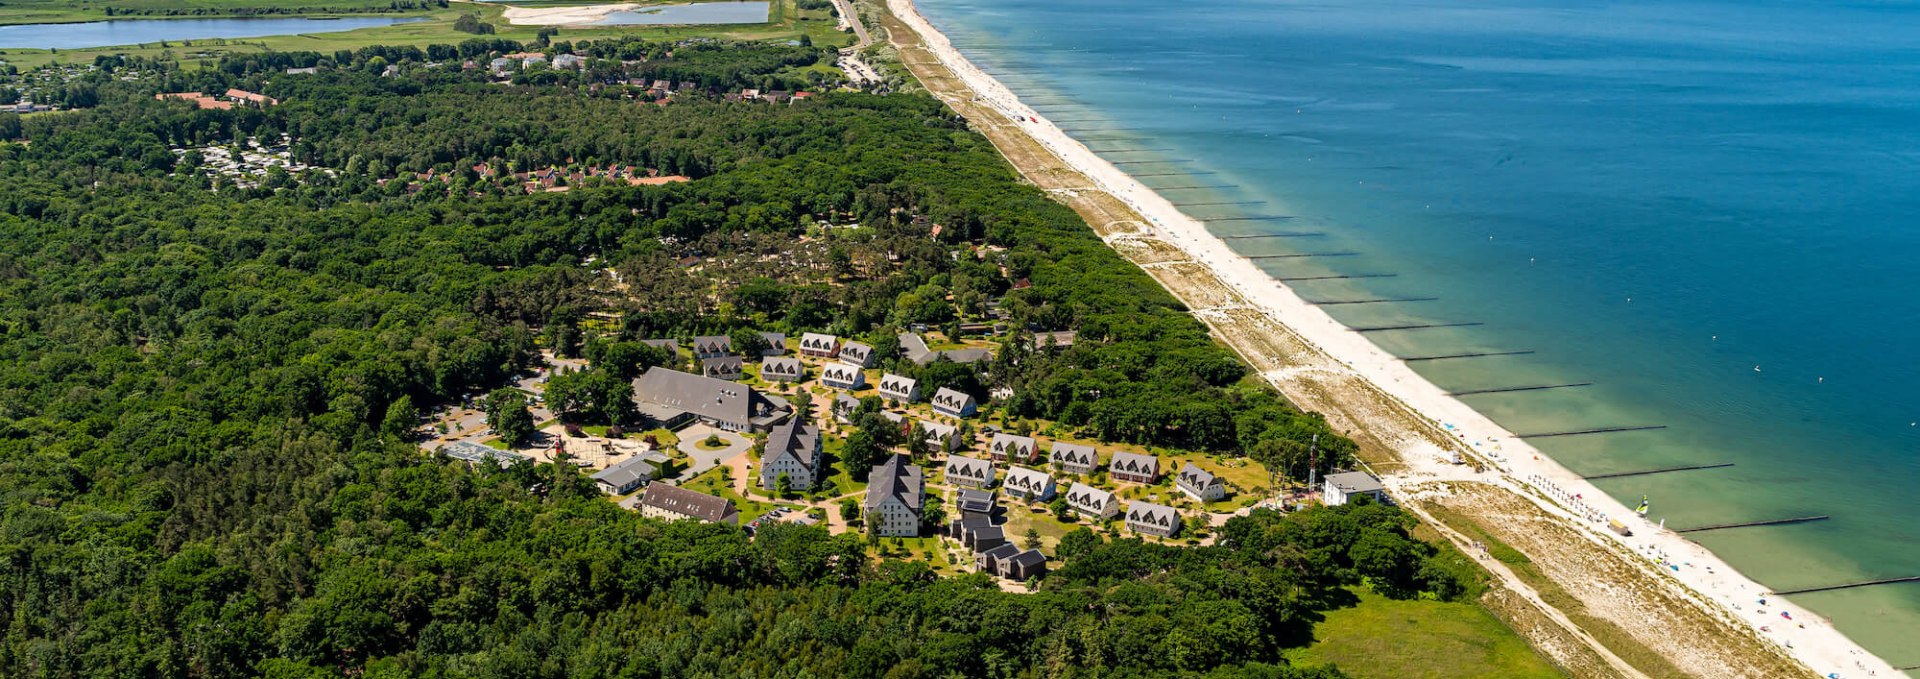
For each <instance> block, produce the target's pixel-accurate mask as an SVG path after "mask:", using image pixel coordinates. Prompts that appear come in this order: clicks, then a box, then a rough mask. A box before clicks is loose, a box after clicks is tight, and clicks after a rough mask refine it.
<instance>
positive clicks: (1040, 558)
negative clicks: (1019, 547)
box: [1001, 549, 1047, 568]
mask: <svg viewBox="0 0 1920 679" xmlns="http://www.w3.org/2000/svg"><path fill="white" fill-rule="evenodd" d="M1001 558H1002V559H1004V560H1006V561H1010V562H1012V563H1014V564H1016V565H1019V566H1023V567H1026V568H1032V567H1034V566H1038V565H1040V564H1043V563H1046V562H1047V555H1045V554H1041V553H1040V550H1037V549H1029V550H1027V551H1024V552H1021V553H1019V554H1015V555H1013V556H1009V557H1001Z"/></svg>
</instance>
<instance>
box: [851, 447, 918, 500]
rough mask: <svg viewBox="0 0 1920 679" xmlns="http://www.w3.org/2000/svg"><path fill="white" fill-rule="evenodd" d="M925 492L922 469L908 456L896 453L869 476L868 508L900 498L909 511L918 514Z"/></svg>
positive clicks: (875, 468) (877, 466) (875, 467)
mask: <svg viewBox="0 0 1920 679" xmlns="http://www.w3.org/2000/svg"><path fill="white" fill-rule="evenodd" d="M925 490H926V482H925V480H924V479H923V478H921V476H920V467H919V466H917V465H915V464H914V463H913V461H912V460H909V459H907V456H905V455H900V454H898V453H896V454H893V455H890V456H888V457H887V461H886V462H882V463H880V464H878V465H875V466H874V468H873V473H871V474H868V475H867V502H866V507H867V508H868V509H872V508H874V507H878V506H880V502H881V501H883V500H885V499H887V498H888V497H898V498H900V501H901V502H902V503H905V504H906V505H907V509H911V510H913V511H916V512H917V511H920V500H921V496H922V495H923V494H924V491H925Z"/></svg>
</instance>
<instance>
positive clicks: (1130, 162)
mask: <svg viewBox="0 0 1920 679" xmlns="http://www.w3.org/2000/svg"><path fill="white" fill-rule="evenodd" d="M1107 162H1109V163H1112V164H1114V165H1148V164H1152V163H1167V164H1173V163H1191V162H1193V159H1192V158H1176V159H1174V160H1111V161H1107Z"/></svg>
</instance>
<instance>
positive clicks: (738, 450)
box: [673, 424, 753, 486]
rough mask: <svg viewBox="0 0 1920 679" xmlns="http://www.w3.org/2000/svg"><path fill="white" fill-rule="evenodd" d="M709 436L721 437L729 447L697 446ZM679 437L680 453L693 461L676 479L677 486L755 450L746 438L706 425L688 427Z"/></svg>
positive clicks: (674, 481) (674, 480)
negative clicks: (711, 448)
mask: <svg viewBox="0 0 1920 679" xmlns="http://www.w3.org/2000/svg"><path fill="white" fill-rule="evenodd" d="M708 435H717V436H719V437H720V438H721V439H722V440H724V441H726V442H727V446H726V447H725V448H720V449H718V450H701V449H700V446H699V445H697V444H699V443H700V442H701V441H704V440H706V438H707V436H708ZM679 436H680V445H679V446H678V448H679V449H680V452H683V453H686V454H687V458H688V459H690V460H692V463H690V464H688V465H687V471H686V472H684V473H682V474H680V475H679V476H676V477H674V479H673V483H674V485H676V486H677V485H680V484H682V483H686V482H688V481H691V480H693V477H696V476H699V475H700V473H701V472H704V471H706V470H709V469H712V468H714V467H718V466H720V463H721V462H725V461H726V460H728V459H729V458H732V457H734V456H736V455H745V454H746V453H747V451H748V450H749V449H752V448H753V442H752V441H748V440H747V437H745V436H741V435H739V434H735V433H733V432H730V431H720V430H718V429H714V428H713V427H709V426H707V425H704V424H696V425H693V426H691V427H687V428H686V429H683V430H681V431H680V433H679Z"/></svg>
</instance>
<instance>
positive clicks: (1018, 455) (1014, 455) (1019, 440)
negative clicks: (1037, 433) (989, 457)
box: [987, 433, 1039, 464]
mask: <svg viewBox="0 0 1920 679" xmlns="http://www.w3.org/2000/svg"><path fill="white" fill-rule="evenodd" d="M987 450H988V452H991V453H993V461H995V462H1005V461H1007V460H1012V461H1014V462H1019V463H1021V464H1032V463H1033V457H1034V453H1036V452H1038V451H1039V444H1038V443H1035V442H1034V440H1033V437H1031V436H1016V435H1013V434H1004V433H1003V434H994V435H993V442H992V443H991V444H989V445H988V448H987Z"/></svg>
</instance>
